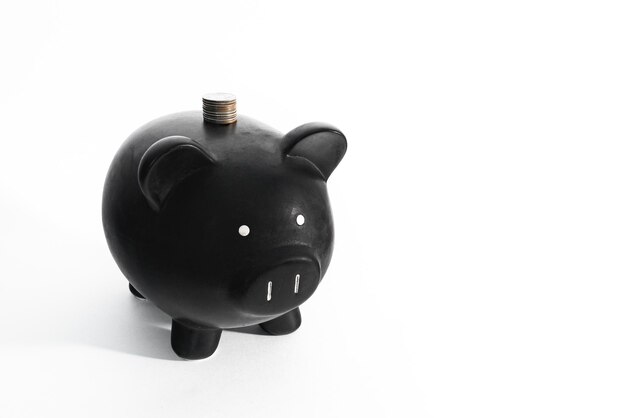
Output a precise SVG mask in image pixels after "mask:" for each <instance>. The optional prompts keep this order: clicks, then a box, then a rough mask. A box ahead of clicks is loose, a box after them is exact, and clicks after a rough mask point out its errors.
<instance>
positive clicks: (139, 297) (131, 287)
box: [128, 283, 146, 300]
mask: <svg viewBox="0 0 626 418" xmlns="http://www.w3.org/2000/svg"><path fill="white" fill-rule="evenodd" d="M128 288H129V289H130V293H132V294H133V296H134V297H136V298H137V299H141V300H146V298H145V297H144V296H143V295H142V294H141V293H139V292H138V291H137V289H135V288H134V287H133V285H132V284H130V283H128Z"/></svg>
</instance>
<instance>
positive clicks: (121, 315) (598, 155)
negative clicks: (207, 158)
mask: <svg viewBox="0 0 626 418" xmlns="http://www.w3.org/2000/svg"><path fill="white" fill-rule="evenodd" d="M625 22H626V12H625V10H624V6H623V3H622V2H603V1H587V2H585V1H562V2H558V1H520V2H497V1H493V2H487V1H479V2H463V1H457V2H453V1H439V2H405V3H400V2H393V1H385V2H380V3H367V2H354V3H353V4H349V3H348V2H343V3H342V2H339V1H332V2H320V1H318V2H315V3H311V4H309V5H306V4H304V3H298V2H293V1H291V2H288V1H285V2H258V3H255V2H249V3H244V2H235V1H221V2H206V1H203V2H185V1H182V2H181V1H177V2H156V1H150V2H130V1H125V2H120V3H114V2H106V3H104V2H103V3H102V4H100V5H98V4H90V2H79V1H76V2H70V1H56V2H54V1H48V2H44V1H41V2H37V1H20V2H17V1H14V2H3V3H2V6H0V42H1V43H2V45H1V46H2V49H1V54H2V56H1V59H2V62H1V64H0V89H1V90H0V106H1V108H0V128H1V131H0V314H1V315H0V324H1V332H0V416H2V417H37V416H80V417H86V416H95V417H100V416H102V417H119V416H133V417H136V416H151V417H159V416H163V417H174V416H185V417H207V416H214V417H250V416H257V417H287V416H290V417H309V416H311V417H313V416H324V417H335V416H336V417H346V416H393V417H400V416H414V417H415V416H420V417H421V416H423V417H465V416H475V417H481V418H482V417H529V416H532V417H540V416H541V417H556V416H563V417H574V416H580V417H623V416H625V415H626V336H625V332H626V265H625V261H626V258H625V256H626V195H625V186H626V184H625V180H626V164H625V160H626V142H625V141H626V119H625V112H626V55H625V54H626V23H625ZM209 91H228V92H232V93H235V94H237V97H238V102H239V111H240V113H243V114H247V115H249V116H253V117H255V118H257V119H259V120H261V121H264V122H265V123H267V124H269V125H271V126H274V127H276V128H278V129H280V130H281V131H283V132H286V131H288V130H290V129H292V128H294V127H296V126H298V125H300V124H302V123H305V122H309V121H314V120H321V121H326V122H329V123H332V124H335V125H336V126H338V127H339V128H340V129H342V130H343V131H344V133H345V134H346V136H347V137H348V142H349V147H348V153H347V154H346V157H345V159H344V161H343V162H342V163H341V165H340V166H339V167H338V169H337V170H336V171H335V172H334V173H333V175H332V177H331V178H330V180H329V184H328V187H329V192H330V195H331V200H332V203H333V210H334V214H335V221H336V247H335V254H334V258H333V262H332V264H331V267H330V270H329V272H328V274H327V276H326V278H325V280H324V282H323V284H322V286H320V288H319V290H318V291H317V293H316V294H315V296H314V297H312V298H311V299H310V300H309V301H308V302H307V303H306V304H305V305H304V306H303V308H302V313H303V325H302V327H301V328H300V329H299V330H298V332H296V333H294V334H292V335H289V336H285V337H270V336H264V335H256V334H254V333H241V332H225V333H224V334H223V336H222V341H221V344H220V346H219V348H218V351H217V352H216V353H215V354H214V355H213V356H212V357H211V358H209V359H207V360H204V361H199V362H190V361H180V360H178V359H177V358H176V357H175V355H174V354H173V353H172V351H171V349H170V346H169V319H168V317H167V316H166V315H164V314H162V313H160V312H158V311H157V310H156V309H155V308H153V307H152V306H151V305H150V304H149V303H141V302H139V301H137V300H135V299H134V298H132V297H131V296H130V294H129V293H128V290H127V287H126V281H125V280H124V278H123V276H122V274H121V273H120V272H119V270H118V268H117V266H116V265H115V263H114V261H113V259H112V257H111V256H110V254H109V251H108V249H107V246H106V242H105V240H104V236H103V232H102V227H101V218H100V205H101V191H102V185H103V182H104V177H105V174H106V171H107V168H108V165H109V162H110V161H111V158H112V157H113V154H114V153H115V151H116V150H117V148H118V147H119V145H120V144H121V142H122V141H123V140H124V139H125V138H126V137H127V136H128V135H129V134H130V133H131V132H132V131H133V130H134V129H136V128H137V127H138V126H140V125H142V124H143V123H145V122H147V121H149V120H151V119H153V118H156V117H158V116H161V115H163V114H167V113H172V112H176V111H180V110H188V109H200V105H201V102H200V98H201V96H202V94H203V93H206V92H209Z"/></svg>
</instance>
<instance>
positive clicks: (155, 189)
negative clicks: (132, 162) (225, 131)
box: [137, 136, 214, 211]
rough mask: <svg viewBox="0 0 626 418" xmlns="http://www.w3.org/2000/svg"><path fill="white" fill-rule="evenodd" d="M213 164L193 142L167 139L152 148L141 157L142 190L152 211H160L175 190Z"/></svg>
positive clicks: (139, 173)
mask: <svg viewBox="0 0 626 418" xmlns="http://www.w3.org/2000/svg"><path fill="white" fill-rule="evenodd" d="M213 164H214V160H213V158H212V157H211V156H210V155H209V154H208V153H207V152H206V151H204V150H203V149H202V148H201V147H200V145H198V144H197V143H195V142H194V141H192V140H191V139H189V138H187V137H186V136H168V137H166V138H163V139H159V140H158V141H157V142H155V143H154V144H152V145H151V146H150V148H148V149H147V151H146V152H145V153H144V154H143V157H141V161H140V162H139V169H138V170H137V179H138V180H139V187H140V188H141V192H142V193H143V195H144V196H145V197H146V200H147V201H148V204H149V205H150V207H151V208H152V209H154V210H156V211H159V210H160V209H161V205H162V204H163V202H164V201H165V198H166V197H167V195H168V194H169V192H170V191H171V190H172V188H174V186H176V185H177V184H178V183H180V182H181V181H182V180H184V179H185V178H186V177H188V176H190V175H191V174H193V173H195V172H196V171H198V170H201V169H203V168H206V167H209V166H212V165H213Z"/></svg>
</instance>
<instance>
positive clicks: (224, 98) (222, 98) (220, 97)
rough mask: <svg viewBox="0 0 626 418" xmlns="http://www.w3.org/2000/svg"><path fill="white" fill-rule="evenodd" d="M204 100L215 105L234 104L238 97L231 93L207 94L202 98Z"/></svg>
mask: <svg viewBox="0 0 626 418" xmlns="http://www.w3.org/2000/svg"><path fill="white" fill-rule="evenodd" d="M202 100H205V101H207V102H213V103H223V102H234V101H235V100H237V97H236V96H235V95H234V94H231V93H207V94H205V95H204V96H202Z"/></svg>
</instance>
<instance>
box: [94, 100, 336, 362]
mask: <svg viewBox="0 0 626 418" xmlns="http://www.w3.org/2000/svg"><path fill="white" fill-rule="evenodd" d="M345 151H346V140H345V137H344V136H343V134H342V133H341V132H340V131H339V130H337V129H336V128H334V127H332V126H330V125H326V124H321V123H312V124H306V125H303V126H301V127H299V128H296V129H294V130H293V131H291V132H289V133H287V134H286V135H282V134H281V133H279V132H277V131H276V130H274V129H272V128H270V127H268V126H266V125H264V124H261V123H260V122H257V121H255V120H253V119H250V118H247V117H242V116H240V117H239V118H238V120H237V122H235V123H231V124H227V125H217V124H211V123H207V122H206V121H205V120H204V119H203V115H202V112H199V111H198V112H194V111H191V112H184V113H178V114H173V115H170V116H165V117H162V118H160V119H157V120H155V121H153V122H151V123H148V124H147V125H145V126H143V127H141V128H140V129H139V130H137V131H136V132H134V133H133V134H132V135H131V136H130V137H129V138H128V139H127V140H126V142H125V143H124V144H123V145H122V147H121V148H120V150H119V151H118V153H117V154H116V156H115V157H114V159H113V162H112V164H111V167H110V169H109V172H108V175H107V179H106V183H105V187H104V194H103V225H104V231H105V236H106V239H107V242H108V244H109V248H110V250H111V252H112V254H113V257H114V258H115V261H116V262H117V264H118V266H119V267H120V269H121V270H122V272H123V274H124V275H125V276H126V278H127V279H128V281H129V282H130V288H131V291H132V292H133V293H134V294H135V295H136V296H138V297H140V298H145V299H148V300H149V301H150V302H152V303H154V304H155V305H156V306H157V307H158V308H159V309H161V310H162V311H164V312H165V313H167V314H168V315H170V316H171V317H172V319H173V322H172V347H173V349H174V351H175V352H176V353H177V354H178V355H179V356H181V357H184V358H188V359H196V358H204V357H207V356H209V355H211V354H212V353H213V352H214V351H215V348H216V347H217V345H218V342H219V339H220V335H221V330H223V329H227V328H237V327H244V326H248V325H254V324H261V326H262V327H263V328H264V329H265V330H266V331H267V332H269V333H272V334H285V333H289V332H291V331H294V330H295V329H297V328H298V326H299V325H300V321H301V319H300V312H299V310H298V306H299V305H301V304H302V303H303V302H304V301H306V300H307V299H308V298H309V297H310V296H311V295H312V294H313V293H314V291H315V289H316V288H317V286H318V284H319V283H320V281H321V279H322V277H323V276H324V274H325V272H326V270H327V268H328V265H329V263H330V259H331V255H332V250H333V219H332V214H331V209H330V203H329V199H328V194H327V189H326V181H327V179H328V177H329V176H330V174H331V173H332V171H333V170H334V168H335V167H336V166H337V165H338V164H339V162H340V161H341V159H342V157H343V155H344V153H345Z"/></svg>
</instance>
